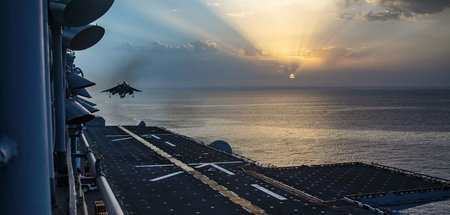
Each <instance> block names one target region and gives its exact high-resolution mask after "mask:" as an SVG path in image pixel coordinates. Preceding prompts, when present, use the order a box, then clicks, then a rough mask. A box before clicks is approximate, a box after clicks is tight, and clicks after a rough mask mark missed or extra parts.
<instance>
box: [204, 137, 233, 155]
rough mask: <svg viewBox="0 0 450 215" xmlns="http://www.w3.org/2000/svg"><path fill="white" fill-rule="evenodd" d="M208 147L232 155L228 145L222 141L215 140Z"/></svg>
mask: <svg viewBox="0 0 450 215" xmlns="http://www.w3.org/2000/svg"><path fill="white" fill-rule="evenodd" d="M209 146H211V147H213V148H216V149H219V150H222V151H225V152H228V153H230V154H231V153H232V150H231V146H230V144H228V143H227V142H225V141H223V140H216V141H214V142H212V143H211V144H209Z"/></svg>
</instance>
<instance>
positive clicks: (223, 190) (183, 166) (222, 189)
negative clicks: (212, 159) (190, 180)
mask: <svg viewBox="0 0 450 215" xmlns="http://www.w3.org/2000/svg"><path fill="white" fill-rule="evenodd" d="M118 127H119V128H120V129H122V130H123V131H125V132H126V133H127V134H129V135H130V136H132V137H134V138H135V139H136V140H138V141H139V142H141V143H143V144H144V145H146V146H147V147H149V148H150V149H151V150H153V151H155V152H156V153H158V154H159V155H161V156H163V157H165V158H166V159H168V160H169V161H170V162H172V163H173V164H175V165H177V166H178V167H180V168H181V169H182V170H184V171H186V172H187V173H189V174H192V175H193V176H194V177H195V178H197V179H198V180H200V181H202V182H203V183H205V184H207V185H209V186H210V187H211V188H213V189H215V190H217V191H218V192H219V193H220V194H222V195H223V196H226V197H227V198H229V199H230V200H231V201H233V202H235V203H237V204H239V205H240V206H242V207H243V208H244V209H247V210H248V211H250V212H251V213H253V214H267V213H266V212H265V211H264V210H262V209H261V208H259V207H257V206H254V205H252V204H251V203H250V202H249V201H247V200H245V199H243V198H241V197H239V196H238V195H237V194H235V193H233V192H232V191H229V190H228V189H227V188H225V187H224V186H222V185H220V184H218V183H217V182H215V181H213V180H211V179H209V178H208V177H206V176H204V175H203V174H201V173H200V172H198V171H196V170H195V169H193V168H192V167H190V166H188V165H187V164H185V163H183V162H181V161H180V160H178V159H176V158H174V157H172V155H170V154H168V153H167V152H165V151H163V150H161V149H160V148H158V147H156V146H155V145H153V144H151V143H149V142H147V141H146V140H144V139H143V138H141V137H139V136H138V135H136V134H135V133H133V132H131V131H129V130H128V129H126V128H124V127H122V126H118Z"/></svg>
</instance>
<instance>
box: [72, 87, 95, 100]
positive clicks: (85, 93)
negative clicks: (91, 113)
mask: <svg viewBox="0 0 450 215" xmlns="http://www.w3.org/2000/svg"><path fill="white" fill-rule="evenodd" d="M72 93H73V94H75V95H80V96H84V97H86V98H92V96H91V94H89V92H88V91H87V90H86V89H84V88H80V89H76V90H73V91H72Z"/></svg>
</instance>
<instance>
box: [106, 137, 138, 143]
mask: <svg viewBox="0 0 450 215" xmlns="http://www.w3.org/2000/svg"><path fill="white" fill-rule="evenodd" d="M129 139H133V137H124V138H119V139H114V140H111V142H116V141H121V140H129Z"/></svg>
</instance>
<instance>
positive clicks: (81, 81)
mask: <svg viewBox="0 0 450 215" xmlns="http://www.w3.org/2000/svg"><path fill="white" fill-rule="evenodd" d="M66 79H67V83H68V84H69V89H70V90H76V89H80V88H85V87H90V86H94V85H95V83H94V82H92V81H89V80H87V79H86V78H83V77H81V76H79V75H77V74H75V73H73V72H66Z"/></svg>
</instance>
